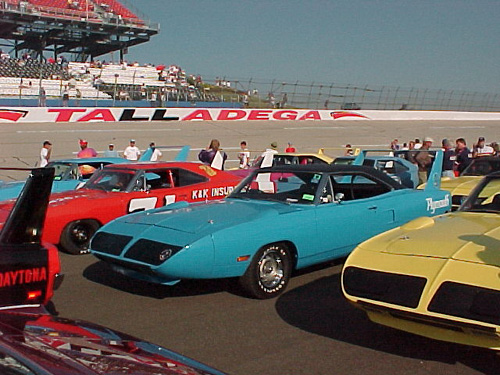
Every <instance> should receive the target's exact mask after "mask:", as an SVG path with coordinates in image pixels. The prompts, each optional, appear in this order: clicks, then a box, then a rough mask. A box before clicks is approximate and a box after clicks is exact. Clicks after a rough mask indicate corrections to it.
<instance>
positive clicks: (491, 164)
mask: <svg viewBox="0 0 500 375" xmlns="http://www.w3.org/2000/svg"><path fill="white" fill-rule="evenodd" d="M496 171H500V158H499V159H481V158H478V159H474V160H473V161H472V163H470V165H469V166H468V167H467V168H465V169H464V171H463V172H462V174H461V176H486V175H487V174H489V173H492V172H496Z"/></svg>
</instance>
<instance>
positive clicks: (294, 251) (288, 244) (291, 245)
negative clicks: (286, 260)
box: [269, 241, 298, 269]
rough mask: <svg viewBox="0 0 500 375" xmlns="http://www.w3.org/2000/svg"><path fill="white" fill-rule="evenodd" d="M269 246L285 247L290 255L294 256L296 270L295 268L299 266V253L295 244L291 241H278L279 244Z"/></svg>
mask: <svg viewBox="0 0 500 375" xmlns="http://www.w3.org/2000/svg"><path fill="white" fill-rule="evenodd" d="M269 245H284V246H285V247H286V248H287V249H288V251H289V252H290V255H291V256H292V261H293V262H292V268H293V269H295V267H296V266H297V256H298V252H297V247H296V246H295V244H294V243H293V242H291V241H278V242H273V243H271V244H269Z"/></svg>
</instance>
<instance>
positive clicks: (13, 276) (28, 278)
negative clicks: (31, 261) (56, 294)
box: [0, 267, 47, 288]
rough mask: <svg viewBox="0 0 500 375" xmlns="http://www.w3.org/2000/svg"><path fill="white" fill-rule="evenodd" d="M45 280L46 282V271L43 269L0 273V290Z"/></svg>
mask: <svg viewBox="0 0 500 375" xmlns="http://www.w3.org/2000/svg"><path fill="white" fill-rule="evenodd" d="M45 280H47V269H46V268H45V267H41V268H33V269H28V270H17V271H7V272H0V288H3V287H7V286H14V285H21V284H30V283H36V282H39V281H45Z"/></svg>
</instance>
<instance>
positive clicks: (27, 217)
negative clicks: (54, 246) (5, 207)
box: [0, 168, 55, 245]
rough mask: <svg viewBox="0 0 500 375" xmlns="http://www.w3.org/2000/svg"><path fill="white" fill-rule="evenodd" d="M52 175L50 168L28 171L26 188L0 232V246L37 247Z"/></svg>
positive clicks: (53, 171)
mask: <svg viewBox="0 0 500 375" xmlns="http://www.w3.org/2000/svg"><path fill="white" fill-rule="evenodd" d="M2 169H3V168H2ZM25 170H31V169H25ZM54 173H55V169H54V168H36V169H32V170H31V173H30V175H29V177H28V179H27V181H26V184H25V185H24V188H23V190H22V191H21V194H20V195H19V198H18V199H17V201H16V203H15V205H14V207H13V208H12V210H11V212H10V214H9V216H8V218H7V220H6V222H5V225H4V226H3V229H2V231H1V232H0V245H20V244H27V243H32V244H33V243H34V244H40V243H41V238H42V232H43V224H44V221H45V214H46V213H47V207H48V204H49V196H50V193H51V190H52V181H53V180H54Z"/></svg>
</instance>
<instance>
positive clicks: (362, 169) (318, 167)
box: [257, 164, 406, 189]
mask: <svg viewBox="0 0 500 375" xmlns="http://www.w3.org/2000/svg"><path fill="white" fill-rule="evenodd" d="M257 171H260V172H263V171H265V172H285V173H286V172H289V173H295V172H310V173H357V174H364V175H368V176H372V177H373V178H375V179H377V180H380V181H382V182H384V183H386V184H387V185H390V186H391V187H393V188H394V189H406V187H405V186H404V185H402V184H400V183H399V182H397V181H396V180H394V179H393V178H391V177H390V176H389V175H388V174H387V173H385V172H382V171H379V170H377V169H375V168H373V167H367V166H364V165H345V164H340V165H331V164H307V165H280V166H275V167H268V168H261V169H258V170H257Z"/></svg>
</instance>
